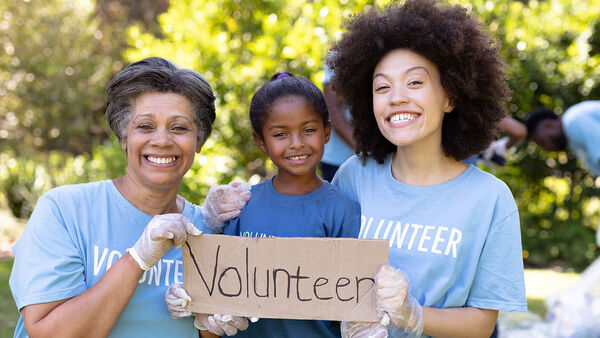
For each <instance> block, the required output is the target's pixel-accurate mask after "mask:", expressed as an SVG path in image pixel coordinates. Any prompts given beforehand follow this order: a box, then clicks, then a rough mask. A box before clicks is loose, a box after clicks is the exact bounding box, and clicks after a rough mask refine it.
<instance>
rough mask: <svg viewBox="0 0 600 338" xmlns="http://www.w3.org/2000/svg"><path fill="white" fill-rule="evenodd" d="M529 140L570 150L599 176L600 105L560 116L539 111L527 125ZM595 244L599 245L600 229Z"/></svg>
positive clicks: (585, 104)
mask: <svg viewBox="0 0 600 338" xmlns="http://www.w3.org/2000/svg"><path fill="white" fill-rule="evenodd" d="M525 126H526V127H527V138H528V139H530V140H532V141H533V142H535V143H536V144H537V145H538V146H540V147H541V148H543V149H544V150H546V151H561V150H566V149H567V148H569V149H570V150H571V151H572V152H573V153H574V154H575V156H576V157H577V159H578V160H579V161H580V162H581V163H582V164H583V165H584V166H585V167H586V168H587V169H588V170H589V171H590V172H592V173H593V174H594V175H596V176H600V101H584V102H580V103H578V104H576V105H574V106H571V107H569V109H567V110H566V111H565V113H564V114H562V115H561V116H558V115H557V114H556V113H554V111H553V110H551V109H548V108H539V109H536V110H533V111H531V112H530V113H529V116H528V118H527V120H526V121H525ZM598 229H599V230H598V231H596V244H598V245H600V226H599V227H598Z"/></svg>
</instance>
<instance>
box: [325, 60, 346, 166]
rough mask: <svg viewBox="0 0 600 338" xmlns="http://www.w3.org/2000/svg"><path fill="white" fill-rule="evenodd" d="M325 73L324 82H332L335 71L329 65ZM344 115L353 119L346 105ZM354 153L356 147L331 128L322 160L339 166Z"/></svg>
mask: <svg viewBox="0 0 600 338" xmlns="http://www.w3.org/2000/svg"><path fill="white" fill-rule="evenodd" d="M324 73H325V78H324V79H323V83H328V82H330V81H331V77H332V76H333V72H332V71H331V70H330V69H329V67H325V69H324ZM344 116H345V117H346V120H348V121H350V120H351V119H352V117H351V116H350V111H349V110H348V107H346V106H344ZM352 155H354V149H352V147H350V146H349V145H348V143H346V141H344V139H342V137H341V136H340V135H338V134H337V133H336V132H335V129H334V128H331V136H330V137H329V142H327V143H326V144H325V151H324V152H323V158H321V162H323V163H327V164H329V165H333V166H336V167H339V166H340V165H342V163H344V162H345V161H346V160H347V159H348V158H350V157H351V156H352Z"/></svg>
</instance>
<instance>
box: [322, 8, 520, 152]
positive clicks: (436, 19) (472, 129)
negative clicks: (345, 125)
mask: <svg viewBox="0 0 600 338" xmlns="http://www.w3.org/2000/svg"><path fill="white" fill-rule="evenodd" d="M345 28H346V29H347V32H346V33H344V34H343V35H342V38H341V39H340V41H338V42H337V43H336V44H334V45H333V47H332V49H331V53H330V57H329V58H328V60H327V64H328V66H329V67H330V68H331V69H332V70H333V73H334V76H333V78H332V80H331V83H332V86H333V89H334V90H335V91H336V92H337V93H338V95H340V96H341V97H342V98H343V99H344V101H345V102H346V104H347V105H348V106H349V107H350V113H351V115H352V118H353V121H352V125H353V128H354V138H355V140H356V142H357V149H356V152H357V154H358V155H359V156H360V157H361V158H362V159H363V161H364V160H366V157H367V156H372V157H373V158H375V160H377V162H379V163H383V161H384V160H385V157H386V156H387V155H388V154H389V153H391V152H394V151H395V150H396V146H395V145H394V144H392V143H391V142H389V141H388V140H387V139H386V138H385V137H383V135H382V134H381V132H380V131H379V129H378V127H377V122H376V121H375V117H374V115H373V93H372V90H371V88H372V83H373V71H374V69H375V67H376V66H377V64H378V63H379V61H380V60H381V59H382V58H383V57H384V56H385V55H386V54H387V53H389V52H390V51H392V50H395V49H399V48H405V49H410V50H412V51H414V52H415V53H417V54H420V55H422V56H424V57H425V58H427V59H428V60H430V61H431V62H433V63H434V64H435V65H436V66H437V67H438V69H439V72H440V77H441V83H442V86H443V87H444V89H445V90H446V92H447V94H448V97H449V99H450V102H452V104H453V106H454V110H453V111H452V112H451V113H450V114H445V116H444V120H443V123H442V148H443V150H444V153H445V154H446V155H447V156H451V157H453V158H455V159H457V160H462V159H466V158H468V157H469V156H471V155H473V154H476V153H479V152H481V151H483V150H484V149H485V148H486V147H487V146H488V145H489V143H490V142H491V141H492V140H493V139H494V138H495V137H496V133H497V123H498V121H500V120H501V119H502V118H503V117H504V116H506V115H507V110H506V103H507V102H508V101H509V100H510V89H509V87H508V84H507V83H506V75H505V72H504V69H505V67H506V66H505V64H504V62H503V61H502V59H501V58H500V55H499V53H498V50H499V44H498V42H496V41H495V40H494V39H492V38H491V37H490V36H489V35H488V34H487V33H486V32H485V31H484V30H483V29H482V27H481V25H480V24H479V21H478V20H477V19H476V18H475V17H474V16H472V15H470V14H469V13H467V10H466V9H465V8H463V7H461V6H458V5H457V6H451V5H447V4H443V3H441V2H439V1H436V0H408V1H406V2H405V3H404V4H403V5H401V4H398V2H392V3H391V4H389V5H388V6H386V7H385V8H383V9H377V8H372V9H370V10H368V11H366V12H363V13H360V14H358V15H355V16H354V17H352V18H351V19H350V20H349V21H348V22H346V24H345Z"/></svg>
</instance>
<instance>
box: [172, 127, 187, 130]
mask: <svg viewBox="0 0 600 338" xmlns="http://www.w3.org/2000/svg"><path fill="white" fill-rule="evenodd" d="M173 130H176V131H186V130H188V129H187V128H186V127H184V126H175V127H173Z"/></svg>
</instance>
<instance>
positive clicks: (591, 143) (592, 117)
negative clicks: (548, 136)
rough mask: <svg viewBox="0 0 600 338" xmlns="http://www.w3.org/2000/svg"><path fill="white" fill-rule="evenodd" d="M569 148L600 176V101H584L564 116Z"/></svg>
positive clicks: (563, 122)
mask: <svg viewBox="0 0 600 338" xmlns="http://www.w3.org/2000/svg"><path fill="white" fill-rule="evenodd" d="M562 125H563V130H564V131H565V136H566V138H567V141H568V144H569V148H571V150H572V151H573V153H575V156H577V158H578V159H579V161H581V162H582V163H583V165H585V166H586V167H587V168H588V169H589V170H590V171H592V172H593V173H594V174H595V175H596V176H600V101H584V102H581V103H578V104H576V105H574V106H572V107H570V108H569V109H567V111H566V112H565V113H564V114H563V116H562Z"/></svg>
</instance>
